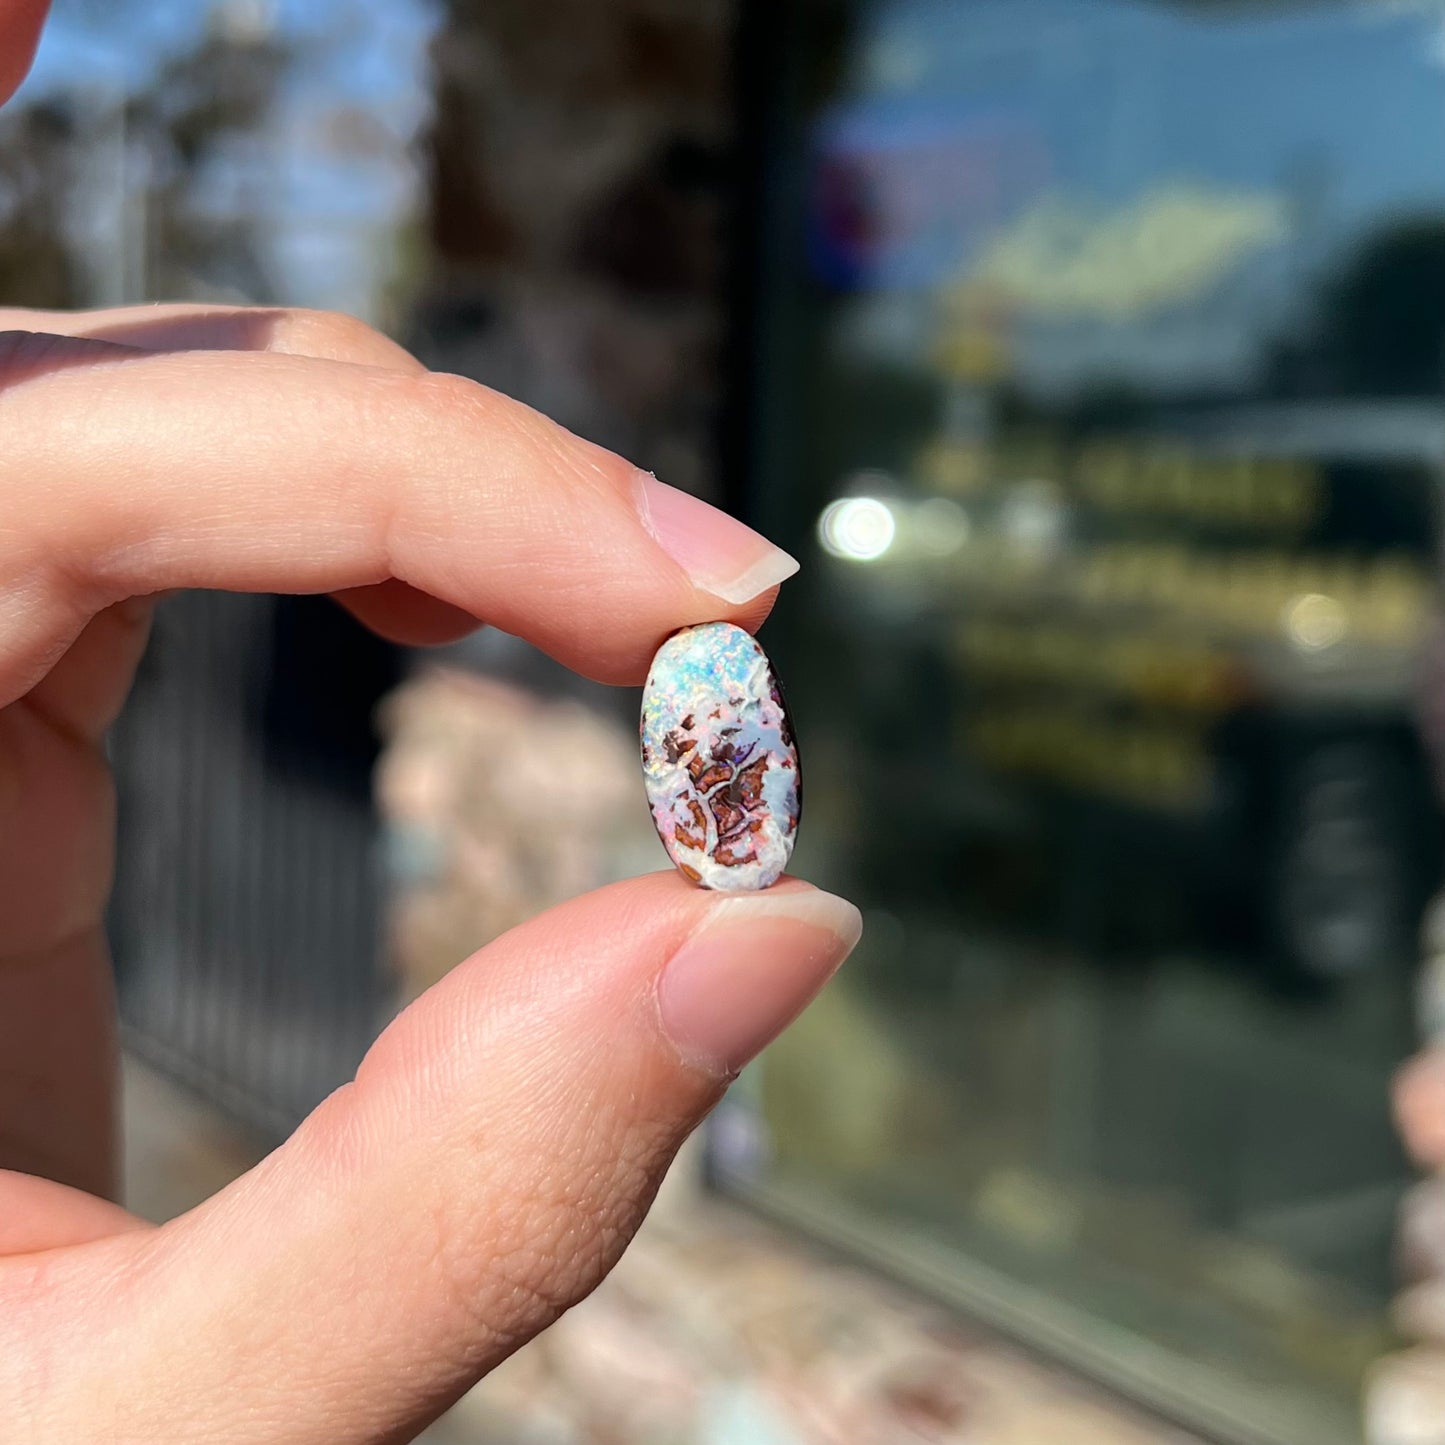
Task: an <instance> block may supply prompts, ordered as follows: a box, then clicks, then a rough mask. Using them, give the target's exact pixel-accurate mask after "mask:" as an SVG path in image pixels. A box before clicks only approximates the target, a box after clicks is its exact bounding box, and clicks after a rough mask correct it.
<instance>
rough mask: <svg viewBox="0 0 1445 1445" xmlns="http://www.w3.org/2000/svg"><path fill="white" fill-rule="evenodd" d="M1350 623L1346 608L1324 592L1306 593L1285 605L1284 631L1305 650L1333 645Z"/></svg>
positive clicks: (1318, 649)
mask: <svg viewBox="0 0 1445 1445" xmlns="http://www.w3.org/2000/svg"><path fill="white" fill-rule="evenodd" d="M1348 625H1349V620H1348V619H1347V618H1346V616H1345V609H1344V608H1343V607H1342V606H1341V605H1340V604H1339V603H1338V602H1337V601H1336V600H1335V599H1334V598H1333V597H1326V596H1325V595H1324V593H1322V592H1306V593H1304V594H1303V595H1302V596H1300V597H1296V598H1294V599H1292V600H1291V601H1290V602H1288V603H1286V604H1285V609H1284V630H1285V632H1286V633H1287V634H1288V636H1289V640H1290V641H1291V642H1292V643H1294V645H1295V646H1296V647H1298V648H1299V649H1300V650H1301V651H1302V652H1322V651H1324V649H1325V648H1327V647H1333V646H1334V645H1335V643H1337V642H1338V641H1339V640H1340V639H1341V638H1342V637H1343V636H1344V635H1345V631H1346V629H1347V627H1348Z"/></svg>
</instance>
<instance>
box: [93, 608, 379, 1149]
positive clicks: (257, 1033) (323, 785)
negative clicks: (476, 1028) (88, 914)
mask: <svg viewBox="0 0 1445 1445" xmlns="http://www.w3.org/2000/svg"><path fill="white" fill-rule="evenodd" d="M395 668H396V657H395V653H394V650H391V649H387V648H385V646H384V644H380V643H377V642H375V641H374V640H373V639H371V638H369V637H368V636H366V635H365V634H362V633H361V632H360V629H359V628H356V627H355V625H354V624H353V623H352V622H351V621H350V619H349V618H347V617H345V616H344V614H342V613H341V611H340V609H339V608H335V607H334V605H333V604H332V603H330V602H329V601H327V600H326V599H318V598H281V599H278V598H258V597H240V596H233V595H228V594H219V593H194V594H185V595H183V596H180V597H176V598H172V599H170V600H168V601H166V602H165V603H163V604H162V605H161V607H160V608H159V609H158V615H157V620H156V635H155V637H154V639H153V641H152V645H151V649H150V651H149V653H148V655H147V658H146V660H145V662H144V663H143V665H142V668H141V673H140V676H139V677H138V679H137V682H136V688H135V693H134V695H133V697H132V699H131V702H130V704H129V706H128V708H127V710H126V712H125V714H124V716H123V718H122V720H121V722H120V724H119V725H118V726H117V728H116V731H115V734H114V736H113V738H112V743H111V748H112V760H113V763H114V766H115V771H116V777H117V783H118V789H119V795H120V807H121V812H120V824H119V850H118V868H117V878H116V889H115V896H114V901H113V904H112V911H111V934H112V945H113V948H114V952H115V958H116V975H117V984H118V990H119V998H120V1011H121V1020H122V1026H123V1030H124V1036H125V1039H126V1043H127V1045H128V1046H129V1047H131V1048H133V1049H135V1050H136V1051H137V1052H139V1053H141V1054H143V1055H144V1056H146V1057H147V1058H149V1059H150V1060H152V1061H153V1062H155V1063H157V1064H159V1065H160V1066H161V1067H162V1068H164V1069H166V1070H167V1071H169V1072H170V1073H172V1074H173V1075H175V1076H177V1077H178V1078H180V1079H181V1080H182V1081H184V1082H186V1083H187V1084H189V1085H191V1086H192V1087H193V1088H196V1089H198V1090H199V1091H200V1092H202V1093H203V1094H204V1095H206V1096H207V1097H208V1098H209V1099H211V1100H212V1101H213V1102H215V1103H217V1104H219V1105H221V1106H222V1107H224V1108H225V1109H227V1110H228V1111H229V1112H231V1113H232V1114H234V1115H236V1116H238V1117H239V1118H241V1119H243V1120H244V1121H246V1122H247V1123H249V1124H250V1125H252V1126H253V1127H255V1128H257V1129H259V1130H260V1131H262V1132H263V1133H265V1134H267V1135H276V1134H279V1133H280V1132H283V1131H285V1130H288V1129H289V1128H290V1127H292V1126H293V1125H294V1124H295V1123H296V1122H297V1121H298V1120H299V1119H300V1118H301V1117H302V1116H303V1115H304V1114H305V1113H306V1112H307V1111H308V1110H309V1109H310V1108H311V1107H312V1106H313V1105H314V1104H315V1103H317V1102H318V1101H319V1100H320V1099H321V1098H323V1097H324V1096H325V1095H326V1094H327V1093H328V1092H330V1091H331V1090H332V1089H333V1088H335V1087H336V1086H337V1085H338V1084H339V1083H341V1082H343V1081H344V1080H345V1079H346V1078H348V1077H349V1076H350V1075H351V1073H352V1072H353V1071H354V1069H355V1067H356V1064H357V1062H358V1061H359V1060H360V1058H361V1055H362V1053H363V1052H364V1051H365V1049H366V1046H367V1044H368V1043H369V1042H370V1040H371V1038H372V1037H373V1035H374V1032H375V1030H376V1027H377V1025H378V1022H379V1020H380V1019H381V1017H382V1014H383V1010H384V1007H385V1002H386V997H385V996H386V992H387V990H386V989H385V987H384V983H383V978H382V971H381V968H380V958H379V955H380V946H379V944H380V938H381V925H382V906H381V901H380V900H381V897H382V891H383V890H382V887H381V878H380V869H379V857H378V852H379V850H378V847H377V827H376V820H375V817H374V814H373V810H372V806H371V799H370V768H371V761H372V758H371V744H370V714H371V711H372V708H373V706H374V704H375V701H376V699H377V698H378V697H379V696H380V695H381V694H382V693H383V692H384V691H385V690H386V688H387V687H389V686H390V683H391V681H392V680H394V673H395Z"/></svg>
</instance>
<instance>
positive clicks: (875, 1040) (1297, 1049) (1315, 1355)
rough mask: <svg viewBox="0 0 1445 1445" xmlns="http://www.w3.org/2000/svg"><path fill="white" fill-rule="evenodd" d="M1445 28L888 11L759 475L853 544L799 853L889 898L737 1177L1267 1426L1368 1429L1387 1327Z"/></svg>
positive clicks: (793, 1063)
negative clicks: (1367, 1411)
mask: <svg viewBox="0 0 1445 1445" xmlns="http://www.w3.org/2000/svg"><path fill="white" fill-rule="evenodd" d="M1442 37H1445V11H1442V9H1441V8H1440V7H1439V6H1437V5H1434V4H1429V5H1425V4H1419V5H1413V4H1412V5H1400V6H1391V7H1379V6H1369V5H1356V4H1311V5H1293V6H1276V5H1265V4H1251V5H1232V6H1228V7H1217V6H1202V5H1164V4H1151V5H1137V4H1124V3H1107V0H1100V3H1091V4H1084V3H1072V4H1070V3H1045V0H1008V3H1007V4H1004V3H987V0H973V3H968V0H895V3H888V0H874V3H862V4H854V5H851V6H849V7H848V11H847V18H846V23H844V24H843V25H842V26H841V29H840V28H839V27H836V26H835V27H831V28H830V27H825V26H823V25H818V26H816V28H810V26H809V25H802V26H800V27H799V31H798V33H797V34H795V35H793V36H792V37H791V39H790V40H789V41H788V44H789V45H791V47H792V50H793V53H794V56H795V64H796V70H797V73H796V74H795V75H793V76H792V78H791V80H790V82H789V87H790V89H791V92H792V93H794V94H796V95H802V96H808V97H810V99H809V100H807V101H806V102H803V103H800V104H799V105H798V107H797V108H796V110H795V112H794V114H793V116H792V122H791V124H792V130H791V131H790V132H789V133H788V134H787V135H785V136H782V137H778V138H776V142H777V144H776V152H777V156H778V157H781V159H776V160H775V166H776V168H777V170H776V174H775V176H774V192H773V193H774V195H775V196H776V197H778V198H780V199H779V201H778V206H777V209H776V212H775V220H774V229H773V231H772V232H771V235H770V238H769V242H768V248H767V249H768V257H769V259H768V261H767V262H766V264H765V275H766V276H767V278H768V279H769V285H770V289H766V288H765V295H764V315H765V318H767V321H766V324H765V335H766V343H767V344H766V346H765V351H764V354H765V356H766V357H767V358H769V360H768V362H767V363H765V370H764V372H763V374H762V376H761V377H760V379H759V384H758V388H757V390H758V393H759V394H760V395H761V396H762V397H763V400H762V401H761V402H760V403H759V408H758V415H757V422H758V430H759V445H758V459H759V460H758V471H757V476H758V490H757V494H756V495H757V499H758V508H759V511H760V512H761V513H762V514H763V517H764V520H765V521H766V522H767V523H768V524H769V525H771V526H773V527H774V528H775V529H777V530H779V531H781V532H784V533H787V532H789V531H791V533H792V536H793V538H794V540H795V545H799V546H805V545H806V544H805V543H804V542H803V541H802V540H801V539H803V538H807V539H808V543H810V544H811V547H812V551H811V553H809V554H808V555H809V556H810V559H811V565H810V566H809V567H808V568H806V569H805V579H807V580H805V581H804V582H803V583H801V584H800V585H799V596H798V598H797V599H796V600H794V601H793V602H791V603H789V602H788V601H787V600H785V602H784V610H783V611H782V612H781V613H780V615H779V618H778V620H777V622H776V624H775V631H774V632H773V633H772V634H770V645H771V646H772V647H773V649H774V652H775V655H777V656H778V657H779V662H780V666H781V667H782V668H783V669H784V671H785V675H786V676H788V677H789V679H790V681H791V683H792V686H791V689H790V696H791V697H793V698H794V701H795V708H796V712H797V715H798V722H799V727H800V732H801V733H802V735H803V737H804V739H805V743H806V745H807V747H808V750H809V756H810V761H813V759H815V758H816V759H817V761H816V762H814V764H813V766H812V768H811V770H810V799H809V804H810V814H811V816H810V819H809V825H810V826H809V828H808V829H807V830H806V832H805V834H804V837H803V841H802V845H801V848H802V851H801V852H800V857H799V868H800V871H803V872H805V873H811V874H813V875H814V876H820V877H823V878H825V879H826V878H827V877H829V876H830V875H831V877H832V878H833V879H834V880H835V881H837V882H838V883H839V884H841V885H843V886H846V887H848V888H851V889H855V890H856V891H857V892H858V893H860V894H861V895H862V896H863V897H864V898H865V899H867V898H871V899H872V900H873V902H874V908H873V910H872V912H871V915H870V919H869V922H870V927H869V930H868V934H867V937H866V940H865V945H864V951H863V956H862V957H861V959H860V960H859V962H858V963H857V965H856V966H855V967H854V968H853V970H852V972H851V976H850V977H849V978H848V979H847V981H846V983H845V985H844V987H843V988H842V990H840V992H839V994H838V995H837V996H836V997H835V998H833V999H832V1000H830V1001H827V1002H825V1003H824V1004H823V1005H821V1006H820V1008H819V1010H818V1012H817V1013H816V1014H815V1015H812V1016H810V1017H809V1018H808V1019H807V1020H805V1021H804V1023H803V1024H802V1025H801V1026H800V1029H799V1031H798V1032H797V1033H796V1035H794V1036H791V1037H790V1038H789V1039H787V1040H785V1041H784V1042H783V1043H782V1044H781V1045H780V1046H779V1047H778V1048H777V1049H776V1050H774V1051H773V1052H772V1053H771V1054H770V1055H769V1057H768V1059H767V1060H766V1062H765V1067H764V1068H763V1069H762V1070H761V1072H760V1074H759V1077H758V1078H757V1079H755V1080H753V1081H751V1083H752V1091H753V1092H752V1094H751V1095H750V1096H749V1097H748V1099H746V1100H739V1101H736V1102H735V1103H734V1106H733V1107H734V1108H735V1109H738V1110H751V1111H752V1113H753V1124H752V1126H751V1132H749V1130H748V1129H738V1130H734V1131H732V1133H731V1134H730V1135H729V1136H728V1137H732V1138H735V1139H736V1138H747V1139H749V1140H751V1141H752V1142H751V1145H750V1147H749V1148H748V1149H747V1150H741V1151H739V1150H735V1151H733V1152H732V1153H731V1154H728V1156H727V1157H726V1158H725V1159H724V1160H723V1161H722V1167H723V1169H724V1172H725V1173H726V1174H728V1175H729V1176H730V1177H731V1178H733V1180H734V1181H735V1182H736V1183H738V1184H740V1185H741V1186H743V1187H745V1188H748V1189H749V1190H751V1191H752V1192H753V1193H754V1194H755V1195H757V1196H759V1197H762V1198H765V1199H768V1200H771V1201H772V1202H773V1203H774V1205H776V1206H777V1207H779V1208H782V1209H784V1210H786V1211H787V1212H789V1213H791V1214H794V1215H798V1214H801V1215H804V1216H806V1217H807V1218H809V1219H810V1220H811V1221H812V1222H813V1223H814V1225H815V1226H816V1227H818V1228H820V1229H823V1230H825V1231H827V1232H830V1233H832V1234H833V1235H834V1236H836V1237H839V1238H843V1239H846V1240H847V1241H849V1242H850V1243H852V1244H853V1245H855V1246H857V1247H860V1248H863V1249H871V1250H873V1251H875V1252H880V1251H881V1252H883V1253H885V1254H886V1255H887V1256H888V1257H889V1259H890V1261H891V1262H892V1263H893V1264H894V1265H895V1266H896V1267H898V1268H900V1269H903V1270H905V1271H906V1272H909V1273H912V1274H914V1275H915V1276H916V1277H919V1278H922V1279H924V1281H925V1282H927V1283H929V1284H931V1285H932V1286H933V1287H935V1288H940V1289H944V1290H946V1291H947V1292H949V1293H951V1294H954V1295H956V1296H958V1297H959V1298H961V1299H962V1300H964V1302H965V1303H966V1304H967V1305H968V1306H969V1307H970V1308H973V1309H977V1310H982V1311H983V1312H984V1313H986V1314H989V1315H991V1316H993V1317H994V1318H996V1319H999V1320H1001V1321H1003V1322H1004V1323H1007V1324H1010V1325H1012V1326H1014V1327H1018V1328H1025V1329H1027V1331H1028V1333H1029V1334H1030V1336H1031V1337H1032V1338H1034V1339H1040V1340H1043V1341H1045V1342H1046V1343H1050V1344H1052V1345H1053V1346H1055V1347H1057V1348H1060V1349H1062V1350H1065V1351H1066V1352H1068V1353H1071V1354H1072V1355H1073V1356H1075V1357H1076V1358H1078V1359H1080V1360H1081V1361H1083V1362H1084V1363H1085V1364H1086V1365H1088V1366H1090V1367H1091V1368H1096V1369H1099V1370H1101V1371H1103V1372H1104V1373H1107V1374H1110V1375H1111V1376H1113V1377H1114V1378H1116V1379H1122V1380H1123V1382H1124V1383H1126V1384H1127V1385H1129V1386H1130V1387H1131V1388H1133V1389H1135V1390H1137V1391H1139V1392H1141V1393H1142V1394H1144V1395H1146V1396H1148V1397H1149V1398H1151V1399H1153V1400H1154V1401H1156V1402H1157V1403H1160V1404H1162V1405H1164V1406H1165V1407H1166V1408H1168V1409H1171V1410H1173V1411H1175V1412H1177V1413H1182V1414H1186V1415H1189V1416H1191V1417H1192V1418H1196V1419H1198V1420H1200V1421H1202V1422H1204V1423H1206V1424H1209V1425H1211V1426H1213V1427H1214V1428H1218V1429H1222V1430H1226V1431H1229V1432H1232V1433H1234V1434H1236V1435H1239V1436H1240V1437H1241V1438H1245V1437H1247V1438H1250V1439H1259V1438H1268V1439H1278V1440H1281V1441H1285V1440H1288V1441H1301V1442H1303V1441H1310V1442H1311V1445H1316V1442H1323V1441H1329V1440H1337V1441H1345V1440H1351V1439H1354V1438H1355V1435H1356V1432H1357V1426H1356V1424H1355V1418H1356V1405H1355V1394H1356V1391H1357V1388H1358V1382H1359V1377H1360V1373H1361V1371H1362V1369H1363V1368H1364V1366H1365V1364H1366V1363H1367V1362H1368V1361H1369V1359H1370V1358H1371V1357H1372V1356H1373V1355H1374V1354H1376V1353H1378V1352H1379V1351H1380V1350H1382V1349H1383V1348H1385V1347H1386V1344H1387V1340H1388V1334H1387V1329H1386V1325H1385V1316H1384V1302H1385V1300H1386V1297H1387V1295H1388V1292H1389V1288H1390V1284H1391V1275H1390V1267H1389V1238H1390V1232H1391V1227H1392V1214H1393V1208H1394V1203H1395V1199H1396V1196H1397V1192H1398V1188H1399V1185H1400V1183H1401V1182H1402V1180H1403V1178H1404V1168H1403V1166H1402V1164H1401V1162H1400V1160H1399V1157H1398V1154H1397V1151H1396V1147H1395V1144H1394V1142H1393V1139H1392V1135H1391V1131H1390V1128H1389V1122H1388V1117H1387V1105H1386V1084H1387V1080H1388V1076H1389V1073H1390V1071H1391V1070H1392V1068H1393V1067H1394V1065H1395V1064H1396V1063H1397V1062H1398V1060H1399V1059H1400V1058H1402V1057H1403V1056H1404V1054H1405V1053H1406V1052H1407V1051H1408V1049H1409V1047H1410V1043H1411V1032H1410V1023H1409V989H1410V976H1411V971H1412V967H1413V958H1414V955H1415V952H1416V943H1415V935H1416V931H1417V928H1418V923H1419V918H1420V914H1421V910H1422V908H1423V905H1424V902H1425V899H1426V898H1427V897H1428V895H1429V893H1430V891H1431V889H1432V888H1433V887H1434V886H1435V885H1436V882H1437V880H1438V877H1439V871H1440V857H1439V851H1440V849H1439V841H1440V839H1439V834H1440V827H1439V815H1438V811H1437V804H1436V801H1435V797H1436V793H1435V788H1434V783H1433V780H1432V778H1431V769H1430V764H1429V758H1428V757H1427V755H1426V751H1425V749H1424V748H1423V747H1422V744H1421V742H1420V735H1419V730H1418V723H1417V715H1418V711H1419V708H1418V693H1419V688H1418V684H1417V677H1418V674H1419V664H1420V659H1421V655H1422V648H1423V647H1424V645H1425V641H1426V638H1427V635H1428V633H1429V629H1430V627H1431V625H1432V624H1431V619H1432V616H1433V613H1434V607H1435V604H1434V589H1435V570H1436V557H1435V550H1436V541H1435V538H1436V528H1437V526H1438V517H1437V511H1438V497H1439V488H1440V481H1441V475H1440V474H1441V464H1442V461H1445V405H1442V402H1441V397H1442V396H1445V41H1442ZM794 479H800V480H794ZM785 482H786V486H785ZM809 589H811V590H809ZM809 850H811V851H809Z"/></svg>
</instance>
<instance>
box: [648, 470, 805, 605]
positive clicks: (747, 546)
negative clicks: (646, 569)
mask: <svg viewBox="0 0 1445 1445" xmlns="http://www.w3.org/2000/svg"><path fill="white" fill-rule="evenodd" d="M634 494H635V497H636V501H637V514H638V516H639V517H640V518H641V519H642V525H643V526H644V527H645V528H646V529H647V531H648V534H649V535H650V536H651V537H652V539H653V541H655V542H656V543H657V545H658V546H659V547H661V548H662V550H663V551H664V552H666V553H667V555H668V556H669V557H671V558H672V560H673V561H674V562H676V563H677V564H678V566H679V567H681V568H682V570H683V571H684V572H686V573H687V575H688V576H689V577H690V578H691V579H692V581H693V584H694V585H695V586H697V587H700V588H702V590H703V591H704V592H711V593H712V595H713V596H714V597H721V598H722V600H723V601H724V602H731V603H732V604H733V605H734V606H737V605H739V604H740V603H743V602H750V601H752V599H753V598H754V597H756V596H757V595H758V593H760V592H766V591H767V590H768V588H769V587H776V586H777V585H778V583H779V582H784V581H786V580H787V579H788V578H789V577H791V576H792V575H793V573H794V572H796V571H797V570H798V564H797V563H796V562H795V561H794V560H793V559H792V558H791V557H790V556H788V554H787V553H786V552H784V551H783V550H782V548H781V547H775V546H773V544H772V543H771V542H769V541H768V539H767V538H766V537H762V536H759V535H758V533H756V532H755V531H753V529H752V528H751V527H745V526H744V525H743V524H742V523H741V522H739V521H738V520H737V519H736V518H735V517H730V516H728V514H727V513H726V512H720V511H719V510H718V509H717V508H716V507H712V506H709V505H708V504H707V503H706V502H704V501H703V500H702V498H701V497H694V496H693V495H692V494H691V493H689V492H681V491H679V490H678V489H677V488H676V487H669V486H668V485H667V483H666V482H659V481H658V480H657V478H656V477H654V476H650V475H649V474H648V473H646V472H638V474H637V482H636V486H635V488H634Z"/></svg>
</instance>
